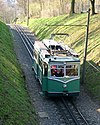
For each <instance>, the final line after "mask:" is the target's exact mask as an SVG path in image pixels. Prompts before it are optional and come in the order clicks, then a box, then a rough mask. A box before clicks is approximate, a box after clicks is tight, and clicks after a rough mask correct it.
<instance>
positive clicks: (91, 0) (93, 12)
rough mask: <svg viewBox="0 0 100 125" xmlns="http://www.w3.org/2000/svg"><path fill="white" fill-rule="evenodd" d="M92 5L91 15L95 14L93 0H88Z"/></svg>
mask: <svg viewBox="0 0 100 125" xmlns="http://www.w3.org/2000/svg"><path fill="white" fill-rule="evenodd" d="M90 2H91V6H92V15H94V14H95V0H90Z"/></svg>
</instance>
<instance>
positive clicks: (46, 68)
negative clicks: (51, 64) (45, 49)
mask: <svg viewBox="0 0 100 125" xmlns="http://www.w3.org/2000/svg"><path fill="white" fill-rule="evenodd" d="M47 75H48V65H47V64H46V63H45V64H44V76H47Z"/></svg>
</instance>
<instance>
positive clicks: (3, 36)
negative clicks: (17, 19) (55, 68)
mask: <svg viewBox="0 0 100 125" xmlns="http://www.w3.org/2000/svg"><path fill="white" fill-rule="evenodd" d="M12 41H13V40H12V36H11V33H10V32H9V29H8V27H7V26H6V25H5V24H4V23H2V22H0V124H3V125H28V124H29V125H38V121H37V117H36V114H35V110H34V109H33V107H32V104H31V102H30V101H29V100H30V99H29V96H28V93H27V90H26V87H25V80H24V78H23V73H22V71H21V68H20V65H19V64H18V61H17V59H16V55H15V52H14V50H13V42H12Z"/></svg>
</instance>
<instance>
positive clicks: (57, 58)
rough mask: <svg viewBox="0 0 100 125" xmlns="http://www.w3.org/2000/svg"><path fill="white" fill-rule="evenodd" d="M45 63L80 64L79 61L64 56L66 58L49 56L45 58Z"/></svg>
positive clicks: (75, 58)
mask: <svg viewBox="0 0 100 125" xmlns="http://www.w3.org/2000/svg"><path fill="white" fill-rule="evenodd" d="M45 61H46V62H80V59H79V58H77V57H72V56H66V57H58V56H50V57H49V58H45Z"/></svg>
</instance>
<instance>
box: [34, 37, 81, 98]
mask: <svg viewBox="0 0 100 125" xmlns="http://www.w3.org/2000/svg"><path fill="white" fill-rule="evenodd" d="M33 53H34V54H33V55H34V61H33V65H32V69H34V74H35V77H36V79H38V80H39V82H40V84H41V87H42V92H43V94H44V95H47V96H77V95H79V92H80V60H79V58H78V54H77V53H75V52H74V51H73V50H72V49H71V48H69V47H68V46H64V45H62V44H60V43H58V42H56V41H55V40H52V39H44V40H43V41H35V44H34V52H33Z"/></svg>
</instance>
